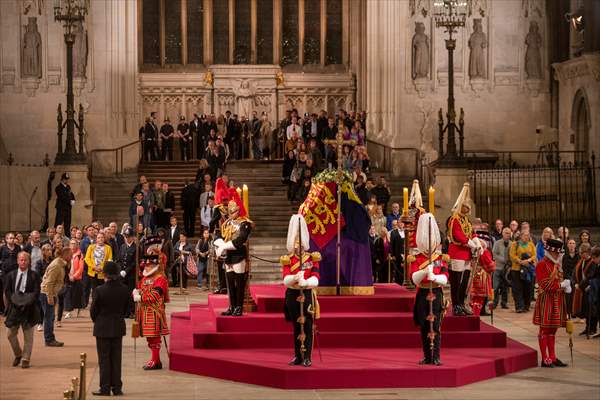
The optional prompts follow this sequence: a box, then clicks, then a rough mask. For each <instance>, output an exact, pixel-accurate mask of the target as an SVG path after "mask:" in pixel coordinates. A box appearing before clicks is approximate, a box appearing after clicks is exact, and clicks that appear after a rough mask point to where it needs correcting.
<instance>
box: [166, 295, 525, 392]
mask: <svg viewBox="0 0 600 400" xmlns="http://www.w3.org/2000/svg"><path fill="white" fill-rule="evenodd" d="M284 291H285V288H284V287H283V286H282V285H255V286H252V287H251V293H252V297H253V298H254V300H255V302H256V304H257V308H258V309H257V311H256V312H254V313H250V314H245V315H244V316H243V317H223V316H221V311H223V310H224V309H225V308H226V306H227V298H226V296H222V295H221V296H219V295H210V296H209V299H208V305H197V304H192V305H191V306H190V310H189V311H187V312H182V313H174V314H173V315H172V317H171V339H170V341H171V344H170V368H171V369H172V370H175V371H181V372H187V373H191V374H197V375H204V376H210V377H214V378H221V379H228V380H232V381H238V382H244V383H251V384H257V385H264V386H272V387H277V388H282V389H342V388H386V387H452V386H461V385H465V384H468V383H472V382H477V381H481V380H485V379H490V378H494V377H497V376H502V375H505V374H508V373H511V372H515V371H520V370H523V369H526V368H531V367H535V366H536V365H537V353H536V351H535V350H533V349H532V348H530V347H528V346H525V345H523V344H521V343H519V342H516V341H514V340H511V339H508V338H507V337H506V333H505V332H503V331H501V330H499V329H496V328H494V327H492V326H490V325H488V324H485V323H483V322H480V320H479V318H478V317H473V316H470V317H454V316H452V315H447V316H446V318H445V319H444V322H443V326H442V353H441V358H442V362H443V365H442V366H437V367H436V366H420V365H418V361H419V360H420V359H421V358H422V350H421V347H420V346H421V344H420V340H421V339H420V335H419V332H418V330H417V327H415V326H414V325H413V322H412V305H413V299H414V293H412V292H409V291H408V290H406V289H404V288H402V287H399V286H397V285H376V290H375V295H373V296H344V297H332V296H320V297H319V302H320V304H321V319H320V320H319V321H318V326H319V332H320V333H319V335H318V338H317V342H318V346H319V347H320V349H321V356H322V357H319V351H318V350H317V349H315V350H314V351H313V356H312V360H313V366H312V367H311V368H304V367H302V366H295V367H291V366H288V365H287V362H288V361H289V360H290V359H291V358H292V357H293V341H292V334H291V330H292V326H291V324H289V323H286V322H285V320H284V317H283V294H284Z"/></svg>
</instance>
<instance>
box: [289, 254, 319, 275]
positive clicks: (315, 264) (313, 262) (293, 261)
mask: <svg viewBox="0 0 600 400" xmlns="http://www.w3.org/2000/svg"><path fill="white" fill-rule="evenodd" d="M288 259H289V262H288ZM320 260H321V254H319V253H318V252H314V253H304V254H303V255H302V265H301V264H300V257H298V256H297V255H296V254H294V255H292V256H291V257H289V258H288V257H287V256H284V257H281V265H282V267H283V278H285V277H286V276H288V275H296V274H297V273H298V271H299V269H298V268H302V269H303V270H304V279H308V278H310V277H312V276H316V277H317V279H321V276H320V272H319V261H320Z"/></svg>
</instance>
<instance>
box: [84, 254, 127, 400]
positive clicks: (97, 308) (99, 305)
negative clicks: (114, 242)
mask: <svg viewBox="0 0 600 400" xmlns="http://www.w3.org/2000/svg"><path fill="white" fill-rule="evenodd" d="M104 277H105V278H104V279H105V281H106V283H105V284H104V285H100V286H98V288H97V289H96V290H95V291H94V299H93V300H92V306H91V308H90V317H91V318H92V321H94V336H95V337H96V349H97V351H98V367H99V371H100V390H99V391H97V392H92V394H93V395H94V396H110V392H111V390H112V393H113V395H115V396H119V395H122V394H123V391H122V388H123V382H122V381H121V356H122V352H123V336H125V316H126V315H127V308H128V304H129V298H130V297H131V293H130V291H129V289H127V287H126V286H125V285H123V284H122V283H121V281H120V279H119V266H118V265H117V264H116V263H114V262H112V261H108V262H107V263H106V264H104Z"/></svg>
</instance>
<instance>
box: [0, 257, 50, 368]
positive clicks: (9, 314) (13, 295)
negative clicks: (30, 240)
mask: <svg viewBox="0 0 600 400" xmlns="http://www.w3.org/2000/svg"><path fill="white" fill-rule="evenodd" d="M17 260H18V265H19V267H18V269H15V270H12V271H11V272H10V273H9V274H8V276H7V277H6V286H5V288H4V295H5V296H6V300H7V302H8V304H7V311H6V320H5V321H4V324H5V325H6V327H7V328H8V341H9V342H10V346H11V347H12V350H13V353H14V355H15V359H14V361H13V364H12V366H13V367H18V366H19V364H21V367H22V368H29V361H30V360H31V350H32V349H33V336H34V335H33V333H34V332H33V330H34V327H35V326H36V325H37V324H39V323H41V321H42V318H41V315H40V309H39V307H38V305H37V299H38V297H39V295H40V284H41V281H40V276H39V275H38V274H37V272H35V271H33V270H32V269H31V268H30V261H31V258H30V256H29V253H27V252H25V251H22V252H20V253H19V255H18V257H17ZM19 327H20V328H21V330H22V331H23V349H21V345H20V344H19V339H18V338H17V334H18V333H19Z"/></svg>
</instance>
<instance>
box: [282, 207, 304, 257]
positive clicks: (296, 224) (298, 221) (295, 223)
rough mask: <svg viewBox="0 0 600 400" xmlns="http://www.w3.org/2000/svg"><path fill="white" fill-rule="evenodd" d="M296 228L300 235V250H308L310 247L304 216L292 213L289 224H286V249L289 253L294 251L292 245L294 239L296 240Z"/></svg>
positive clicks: (294, 242)
mask: <svg viewBox="0 0 600 400" xmlns="http://www.w3.org/2000/svg"><path fill="white" fill-rule="evenodd" d="M298 230H300V234H301V236H302V243H301V245H302V250H303V251H308V249H309V248H310V237H309V236H308V226H307V225H306V221H305V220H304V216H303V215H301V214H294V215H292V217H291V218H290V224H289V226H288V234H287V243H286V245H287V250H288V251H289V252H290V253H293V252H294V245H295V244H296V240H298Z"/></svg>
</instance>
